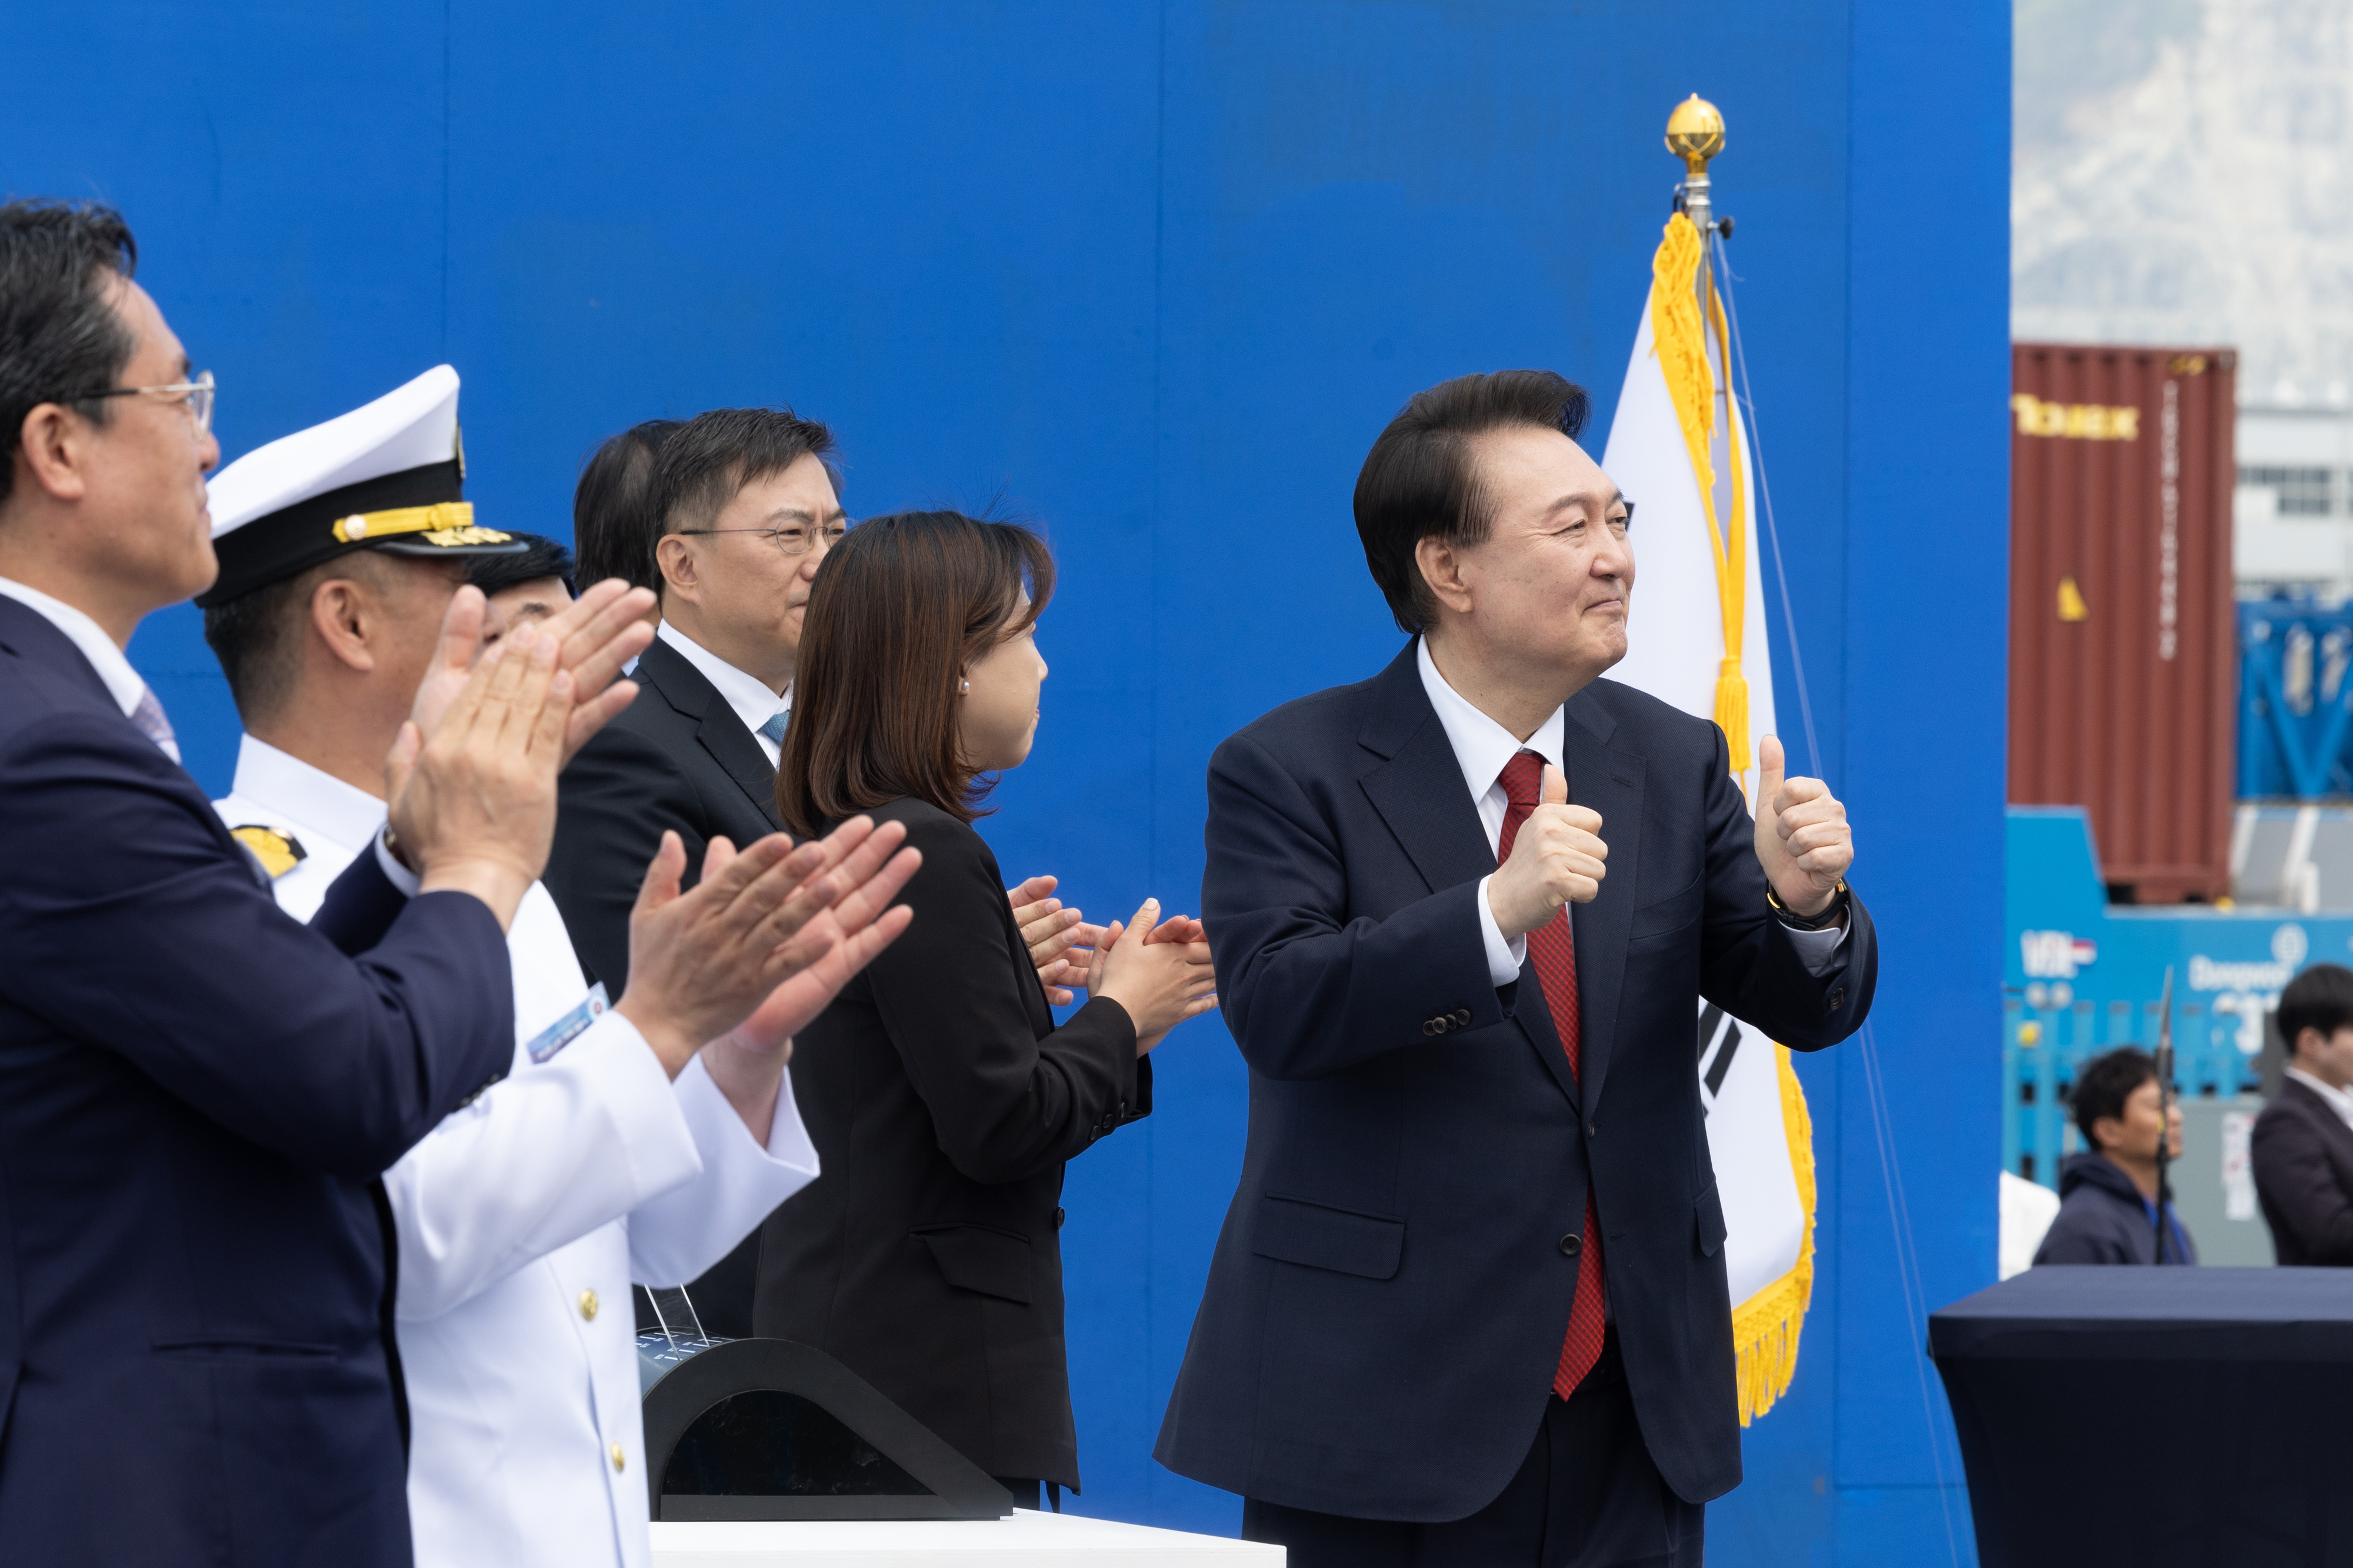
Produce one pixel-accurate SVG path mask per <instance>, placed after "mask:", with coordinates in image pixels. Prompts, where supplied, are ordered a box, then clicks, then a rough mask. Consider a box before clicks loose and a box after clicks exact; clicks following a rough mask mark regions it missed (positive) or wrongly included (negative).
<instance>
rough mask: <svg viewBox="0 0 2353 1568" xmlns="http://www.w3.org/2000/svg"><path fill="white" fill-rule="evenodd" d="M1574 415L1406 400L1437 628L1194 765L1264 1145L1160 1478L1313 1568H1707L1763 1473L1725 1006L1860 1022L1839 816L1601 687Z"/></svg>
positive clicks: (1367, 504)
mask: <svg viewBox="0 0 2353 1568" xmlns="http://www.w3.org/2000/svg"><path fill="white" fill-rule="evenodd" d="M1586 407H1587V404H1586V398H1585V395H1584V394H1583V392H1582V391H1580V390H1579V389H1578V388H1577V387H1576V386H1574V385H1572V384H1570V383H1568V382H1567V381H1564V380H1563V379H1562V378H1560V377H1559V376H1556V375H1554V374H1550V373H1547V372H1536V371H1512V372H1503V373H1499V374H1493V375H1477V376H1465V377H1462V378H1461V379H1459V380H1456V381H1451V382H1448V383H1446V384H1443V385H1440V386H1438V387H1434V388H1432V389H1430V391H1428V392H1424V393H1421V394H1419V395H1417V396H1416V397H1415V398H1414V399H1413V400H1412V401H1411V403H1409V405H1407V407H1406V409H1405V411H1404V412H1403V413H1402V414H1400V415H1399V416H1398V418H1397V419H1396V420H1395V421H1393V422H1392V423H1391V424H1390V426H1388V429H1387V430H1386V431H1384V432H1383V433H1382V435H1381V437H1380V438H1379V440H1378V441H1377V442H1376V443H1375V444H1374V447H1373V449H1372V452H1371V455H1370V456H1369V457H1368V458H1366V462H1365V467H1364V470H1363V473H1362V475H1361V476H1360V478H1359V479H1358V480H1357V485H1356V525H1357V531H1358V532H1359V533H1360V534H1361V536H1362V537H1363V540H1364V544H1365V555H1366V562H1367V563H1368V564H1369V565H1370V566H1371V568H1372V572H1373V575H1374V578H1375V580H1376V581H1377V583H1378V584H1380V587H1381V590H1382V592H1383V594H1384V595H1385V596H1386V597H1387V598H1388V604H1389V607H1390V609H1391V610H1392V612H1393V613H1394V614H1395V616H1396V617H1397V621H1398V626H1400V627H1401V628H1402V629H1403V630H1405V631H1407V632H1408V633H1411V634H1417V635H1415V636H1414V637H1413V640H1412V641H1411V642H1410V643H1409V644H1408V646H1407V647H1406V648H1405V649H1404V651H1403V652H1401V653H1400V654H1399V655H1398V657H1397V658H1396V659H1395V660H1393V661H1392V662H1391V663H1390V665H1389V666H1388V668H1387V669H1386V670H1384V671H1382V672H1381V673H1380V674H1379V675H1377V676H1375V677H1374V678H1373V679H1370V680H1367V681H1365V682H1362V683H1361V684H1358V685H1356V686H1347V687H1340V688H1336V689H1332V690H1328V691H1324V692H1319V693H1317V694H1316V695H1314V696H1312V697H1307V698H1303V699H1302V700H1298V701H1295V702H1292V703H1289V704H1287V705H1285V706H1284V707H1282V708H1279V709H1276V710H1274V711H1273V712H1271V713H1270V714H1268V715H1266V716H1265V717H1264V718H1262V719H1261V720H1259V721H1257V722H1256V723H1254V724H1251V725H1250V727H1248V728H1247V729H1245V730H1243V731H1240V733H1239V734H1236V735H1234V736H1232V737H1231V738H1229V740H1227V741H1226V742H1225V743H1224V744H1222V745H1221V746H1219V748H1218V751H1217V753H1216V755H1215V756H1214V757H1213V758H1212V759H1211V761H1210V764H1209V816H1208V870H1207V872H1206V874H1205V876H1204V878H1203V884H1202V897H1201V903H1202V918H1203V920H1204V921H1206V922H1207V924H1208V933H1209V941H1210V945H1211V949H1212V951H1213V952H1214V953H1215V955H1216V959H1217V964H1218V973H1219V976H1220V977H1221V978H1222V980H1223V984H1222V985H1221V986H1220V990H1221V992H1222V994H1223V999H1224V1007H1225V1015H1226V1019H1227V1022H1228V1024H1229V1026H1231V1028H1232V1031H1233V1035H1234V1038H1235V1040H1236V1041H1237V1042H1238V1043H1239V1044H1240V1047H1241V1051H1242V1055H1243V1057H1244V1058H1246V1059H1247V1060H1248V1062H1249V1064H1250V1135H1249V1142H1248V1146H1247V1151H1246V1152H1245V1155H1244V1159H1243V1168H1242V1177H1241V1184H1240V1190H1239V1191H1238V1192H1237V1193H1236V1194H1235V1195H1234V1201H1233V1206H1232V1208H1231V1209H1230V1210H1229V1212H1228V1215H1227V1216H1226V1224H1225V1228H1224V1230H1223V1232H1222V1234H1221V1235H1220V1236H1219V1241H1218V1247H1217V1253H1216V1257H1215V1260H1214V1262H1213V1263H1212V1265H1211V1268H1210V1275H1209V1282H1208V1290H1207V1292H1206V1294H1205V1296H1204V1298H1203V1300H1202V1303H1201V1307H1200V1311H1199V1314H1198V1317H1197V1318H1196V1320H1195V1321H1194V1325H1193V1335H1192V1341H1191V1343H1190V1345H1189V1346H1188V1347H1187V1351H1186V1356H1185V1363H1184V1366H1183V1368H1182V1370H1181V1371H1180V1372H1179V1373H1178V1374H1177V1379H1176V1392H1175V1394H1174V1396H1173V1397H1172V1399H1171V1400H1170V1403H1169V1406H1168V1413H1167V1416H1166V1422H1165V1423H1164V1425H1163V1426H1162V1428H1161V1434H1160V1442H1159V1447H1158V1449H1157V1453H1158V1456H1159V1458H1160V1459H1161V1461H1162V1462H1163V1463H1164V1464H1166V1465H1167V1466H1168V1467H1169V1468H1172V1469H1174V1470H1176V1471H1177V1472H1179V1473H1181V1474H1183V1475H1187V1476H1190V1477H1193V1478H1194V1479H1198V1480H1202V1481H1206V1482H1208V1483H1209V1484H1210V1485H1212V1486H1218V1487H1223V1488H1225V1489H1228V1490H1231V1491H1238V1492H1240V1493H1242V1494H1243V1496H1244V1498H1245V1500H1246V1501H1245V1504H1244V1510H1243V1533H1244V1535H1246V1536H1248V1537H1250V1539H1252V1540H1258V1541H1269V1542H1282V1543H1284V1544H1286V1545H1287V1546H1288V1547H1289V1548H1290V1552H1291V1557H1290V1561H1291V1563H1293V1568H1324V1565H1326V1564H1330V1565H1335V1568H1336V1565H1340V1564H1345V1565H1347V1568H1384V1565H1396V1568H1405V1565H1407V1564H1454V1563H1479V1564H1486V1563H1511V1564H1529V1565H1535V1564H1539V1563H1541V1564H1545V1565H1546V1568H1550V1565H1553V1564H1571V1563H1573V1564H1577V1565H1578V1568H1599V1565H1602V1564H1632V1563H1644V1564H1651V1563H1659V1564H1674V1565H1678V1568H1680V1565H1683V1564H1692V1563H1698V1562H1699V1561H1700V1560H1701V1550H1702V1543H1703V1528H1704V1510H1703V1508H1702V1505H1703V1504H1704V1502H1705V1501H1706V1500H1708V1499H1710V1498H1714V1497H1716V1496H1719V1495H1721V1494H1722V1493H1724V1492H1725V1491H1727V1490H1729V1489H1731V1488H1732V1487H1733V1486H1734V1485H1736V1483H1737V1482H1738V1480H1739V1479H1740V1441H1739V1430H1738V1424H1737V1419H1736V1410H1735V1394H1734V1390H1735V1382H1734V1366H1733V1353H1732V1326H1731V1309H1730V1304H1729V1301H1728V1300H1727V1290H1726V1285H1725V1267H1724V1259H1723V1257H1722V1247H1723V1242H1724V1236H1725V1226H1724V1212H1723V1206H1722V1205H1721V1203H1720V1202H1719V1200H1718V1197H1717V1194H1716V1188H1715V1174H1714V1172H1713V1170H1712V1168H1711V1166H1710V1163H1709V1158H1708V1149H1707V1142H1706V1137H1705V1132H1704V1124H1703V1120H1702V1114H1703V1113H1702V1110H1701V1105H1700V1099H1699V1085H1698V1072H1697V1062H1696V1058H1695V1046H1694V1027H1695V1021H1696V1013H1697V1009H1698V1005H1699V999H1700V998H1701V997H1703V996H1704V997H1706V998H1707V999H1708V1000H1709V1001H1711V1002H1714V1003H1715V1004H1716V1005H1720V1006H1722V1007H1724V1008H1725V1009H1726V1010H1728V1011H1730V1012H1732V1013H1734V1014H1735V1015H1736V1016H1739V1017H1741V1018H1743V1019H1745V1020H1748V1021H1750V1022H1752V1023H1755V1024H1756V1025H1757V1026H1760V1027H1762V1028H1764V1029H1766V1030H1767V1031H1768V1032H1769V1033H1771V1034H1772V1035H1773V1036H1774V1037H1776V1038H1778V1039H1780V1040H1782V1041H1785V1042H1786V1043H1788V1045H1790V1046H1793V1047H1798V1048H1800V1049H1814V1048H1818V1047H1823V1046H1828V1045H1831V1044H1832V1043H1834V1042H1836V1041H1837V1040H1840V1039H1841V1038H1843V1037H1845V1036H1847V1035H1848V1034H1849V1033H1851V1032H1852V1030H1853V1029H1854V1028H1855V1027H1856V1026H1858V1025H1859V1024H1860V1023H1861V1022H1862V1018H1863V1016H1864V1014H1865V1012H1866V1011H1867V1010H1868V1009H1869V1007H1870V1005H1871V995H1872V987H1873V978H1874V975H1875V973H1876V963H1877V961H1876V953H1875V949H1874V946H1873V939H1872V928H1871V921H1870V919H1869V917H1868V916H1867V915H1866V914H1865V913H1864V911H1863V908H1862V903H1861V901H1860V900H1856V899H1855V898H1854V897H1853V895H1852V893H1851V892H1850V891H1849V890H1848V889H1847V886H1846V882H1845V879H1844V873H1845V871H1846V868H1847V867H1848V865H1849V864H1850V863H1851V862H1852V858H1853V839H1852V834H1851V832H1850V830H1849V829H1848V827H1847V824H1846V814H1845V810H1844V808H1843V807H1842V806H1841V805H1839V803H1838V802H1837V801H1836V800H1835V799H1834V798H1832V797H1831V794H1830V791H1829V790H1828V789H1827V788H1826V787H1825V786H1824V785H1823V784H1821V783H1820V781H1819V780H1813V779H1788V780H1786V781H1785V780H1784V779H1783V778H1782V776H1781V769H1782V758H1781V754H1780V748H1779V746H1778V742H1774V741H1772V740H1770V739H1768V740H1767V741H1766V742H1765V743H1764V746H1763V748H1762V751H1763V755H1762V759H1761V762H1762V773H1761V783H1760V784H1759V787H1758V794H1759V795H1760V797H1761V798H1762V801H1763V809H1762V811H1761V813H1760V814H1759V816H1758V817H1757V820H1756V821H1754V822H1752V820H1751V818H1750V815H1749V812H1748V808H1747V805H1746V802H1745V800H1744V799H1743V796H1742V794H1741V789H1740V786H1739V784H1738V783H1737V782H1736V779H1735V778H1734V777H1733V774H1732V768H1731V763H1730V758H1729V754H1728V752H1727V749H1726V745H1725V737H1724V734H1723V732H1722V731H1720V730H1718V729H1717V728H1716V727H1715V725H1714V724H1712V723H1709V722H1707V721H1704V720H1699V719H1694V718H1692V717H1690V716H1688V715H1685V714H1683V713H1681V712H1678V711H1676V710H1673V709H1672V708H1670V707H1668V706H1667V705H1666V704H1664V703H1662V702H1660V701H1658V700H1654V699H1652V698H1651V697H1648V696H1645V695H1643V694H1641V693H1640V692H1638V691H1635V690H1633V689H1630V688H1627V687H1624V686H1620V685H1618V684H1617V683H1615V682H1612V681H1608V680H1603V679H1599V677H1600V675H1601V673H1602V672H1603V671H1604V670H1606V669H1608V668H1609V667H1610V666H1611V665H1613V664H1615V663H1616V662H1617V661H1618V660H1619V659H1620V658H1623V657H1624V655H1625V650H1626V619H1627V606H1628V602H1629V598H1630V594H1631V591H1632V587H1633V581H1634V561H1633V555H1632V552H1631V549H1630V544H1629V542H1628V533H1627V522H1628V520H1629V517H1630V512H1631V508H1630V506H1629V505H1628V503H1627V502H1626V501H1625V500H1623V499H1622V498H1621V497H1620V495H1619V494H1618V491H1617V488H1616V487H1615V486H1614V485H1612V484H1611V483H1610V482H1609V477H1608V476H1607V475H1605V474H1604V473H1602V471H1601V470H1600V468H1599V467H1597V466H1596V465H1595V464H1594V463H1593V461H1592V460H1591V458H1588V457H1587V455H1586V454H1585V453H1584V452H1583V451H1582V450H1581V449H1580V448H1579V447H1577V443H1576V440H1575V437H1576V436H1577V433H1578V431H1579V430H1580V428H1581V427H1582V426H1583V423H1584V417H1585V413H1586ZM1572 802H1573V803H1574V804H1571V803H1572Z"/></svg>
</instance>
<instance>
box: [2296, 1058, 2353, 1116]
mask: <svg viewBox="0 0 2353 1568" xmlns="http://www.w3.org/2000/svg"><path fill="white" fill-rule="evenodd" d="M2287 1076H2288V1077H2290V1078H2292V1079H2295V1081H2296V1082H2298V1083H2300V1084H2302V1085H2304V1087H2305V1088H2306V1089H2310V1090H2312V1092H2313V1093H2315V1094H2316V1095H2318V1096H2320V1101H2321V1103H2322V1104H2324V1105H2326V1106H2327V1107H2328V1109H2329V1110H2333V1111H2335V1112H2337V1119H2338V1120H2339V1121H2343V1122H2344V1123H2345V1125H2346V1126H2348V1127H2353V1094H2348V1093H2347V1092H2346V1091H2345V1090H2343V1089H2337V1088H2334V1087H2332V1086H2331V1085H2330V1084H2329V1083H2328V1082H2327V1080H2326V1079H2318V1078H2315V1077H2314V1076H2313V1075H2312V1074H2310V1073H2308V1072H2306V1071H2305V1070H2304V1069H2303V1068H2288V1069H2287Z"/></svg>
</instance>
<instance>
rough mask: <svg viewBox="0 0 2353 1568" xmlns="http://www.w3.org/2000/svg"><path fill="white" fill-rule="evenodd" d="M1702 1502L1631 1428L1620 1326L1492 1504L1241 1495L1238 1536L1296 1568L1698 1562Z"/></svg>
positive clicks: (1554, 1567)
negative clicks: (1357, 1507)
mask: <svg viewBox="0 0 2353 1568" xmlns="http://www.w3.org/2000/svg"><path fill="white" fill-rule="evenodd" d="M1705 1519H1706V1510H1704V1508H1703V1507H1702V1506H1701V1505H1700V1504H1698V1503H1691V1502H1685V1501H1683V1499H1681V1498H1679V1497H1677V1496H1676V1495H1675V1494H1674V1492H1673V1490H1672V1489H1671V1488H1669V1487H1668V1485H1667V1483H1666V1482H1664V1481H1663V1480H1661V1479H1659V1470H1658V1467H1657V1466H1656V1465H1654V1464H1652V1463H1651V1450H1650V1449H1649V1448H1648V1447H1645V1446H1644V1445H1643V1442H1642V1433H1641V1428H1640V1427H1639V1426H1636V1425H1635V1421H1634V1401H1633V1398H1632V1396H1631V1395H1630V1394H1629V1393H1628V1391H1627V1388H1626V1363H1625V1362H1624V1360H1623V1359H1622V1358H1621V1357H1620V1354H1619V1352H1618V1332H1617V1331H1616V1330H1615V1329H1614V1328H1613V1329H1612V1330H1610V1331H1609V1338H1608V1339H1607V1340H1606V1341H1605V1342H1603V1345H1602V1350H1601V1359H1600V1360H1599V1362H1597V1363H1594V1368H1593V1371H1592V1372H1591V1373H1588V1374H1587V1376H1586V1379H1585V1381H1584V1382H1583V1383H1581V1384H1577V1392H1576V1393H1575V1394H1572V1395H1571V1396H1570V1397H1569V1398H1567V1399H1566V1400H1563V1399H1560V1398H1557V1397H1556V1398H1552V1399H1548V1400H1546V1402H1545V1415H1544V1421H1543V1422H1542V1424H1541V1425H1539V1426H1537V1428H1536V1436H1535V1442H1534V1443H1531V1444H1530V1445H1529V1446H1528V1457H1527V1458H1525V1459H1523V1460H1522V1461H1520V1468H1519V1472H1518V1473H1517V1474H1516V1475H1514V1476H1513V1477H1512V1479H1510V1480H1509V1481H1507V1482H1505V1483H1504V1489H1503V1491H1502V1493H1501V1494H1500V1495H1498V1496H1497V1497H1496V1499H1495V1500H1494V1501H1493V1502H1491V1503H1489V1504H1488V1505H1487V1506H1486V1507H1484V1508H1482V1509H1481V1510H1479V1511H1478V1512H1476V1513H1474V1514H1472V1516H1471V1517H1470V1518H1468V1519H1458V1520H1452V1521H1448V1522H1446V1523H1443V1524H1409V1523H1400V1522H1398V1521H1390V1520H1378V1519H1350V1518H1347V1517H1345V1516H1344V1515H1340V1514H1334V1513H1316V1512H1314V1511H1312V1510H1307V1509H1302V1508H1285V1507H1283V1506H1282V1504H1280V1503H1271V1502H1261V1501H1260V1500H1257V1499H1256V1498H1249V1499H1245V1500H1243V1502H1242V1539H1243V1540H1244V1541H1263V1542H1270V1543H1271V1544H1275V1545H1279V1546H1282V1547H1285V1548H1288V1550H1289V1557H1288V1561H1289V1563H1290V1565H1291V1568H1699V1563H1700V1560H1701V1552H1702V1549H1703V1546H1704V1539H1705V1537H1704V1524H1705Z"/></svg>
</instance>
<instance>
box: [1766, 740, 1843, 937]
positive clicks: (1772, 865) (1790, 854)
mask: <svg viewBox="0 0 2353 1568" xmlns="http://www.w3.org/2000/svg"><path fill="white" fill-rule="evenodd" d="M1786 765H1787V763H1786V759H1785V758H1784V756H1783V754H1782V751H1781V742H1780V741H1779V740H1778V738H1777V737H1775V736H1772V735H1767V736H1766V737H1765V739H1764V741H1763V742H1761V743H1759V744H1758V746H1757V864H1758V865H1760V866H1762V867H1764V868H1765V877H1766V879H1767V881H1769V882H1771V883H1772V884H1773V896H1774V897H1775V898H1778V899H1779V900H1781V902H1782V903H1783V904H1784V905H1785V906H1786V907H1787V908H1788V910H1790V911H1791V912H1792V913H1794V914H1800V915H1815V914H1819V913H1820V912H1821V911H1822V910H1826V909H1828V908H1830V903H1831V899H1832V898H1833V897H1834V896H1835V895H1836V894H1837V892H1838V885H1839V879H1840V878H1841V877H1843V876H1845V875H1846V872H1847V868H1848V867H1850V866H1852V865H1853V864H1854V829H1853V828H1852V826H1848V824H1847V820H1846V807H1845V806H1843V805H1840V804H1839V800H1838V797H1837V796H1836V795H1832V794H1831V786H1830V785H1828V784H1824V783H1823V782H1822V781H1821V780H1820V779H1812V778H1794V779H1784V778H1783V777H1782V769H1783V768H1784V767H1785V766H1786Z"/></svg>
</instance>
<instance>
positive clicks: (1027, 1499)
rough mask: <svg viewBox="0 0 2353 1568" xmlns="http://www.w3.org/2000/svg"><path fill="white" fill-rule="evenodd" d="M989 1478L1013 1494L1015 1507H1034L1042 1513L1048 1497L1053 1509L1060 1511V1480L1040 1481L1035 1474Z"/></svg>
mask: <svg viewBox="0 0 2353 1568" xmlns="http://www.w3.org/2000/svg"><path fill="white" fill-rule="evenodd" d="M989 1479H991V1480H993V1481H995V1482H996V1483H997V1485H998V1486H1000V1487H1003V1488H1004V1489H1006V1490H1007V1491H1009V1492H1011V1493H1012V1494H1013V1506H1014V1507H1015V1508H1029V1509H1036V1510H1038V1511H1039V1512H1040V1513H1043V1512H1045V1511H1046V1500H1048V1499H1049V1498H1050V1499H1052V1500H1053V1511H1055V1512H1056V1513H1060V1512H1061V1511H1062V1483H1061V1482H1060V1481H1041V1480H1039V1479H1038V1478H1037V1477H1035V1476H991V1477H990V1478H989Z"/></svg>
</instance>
